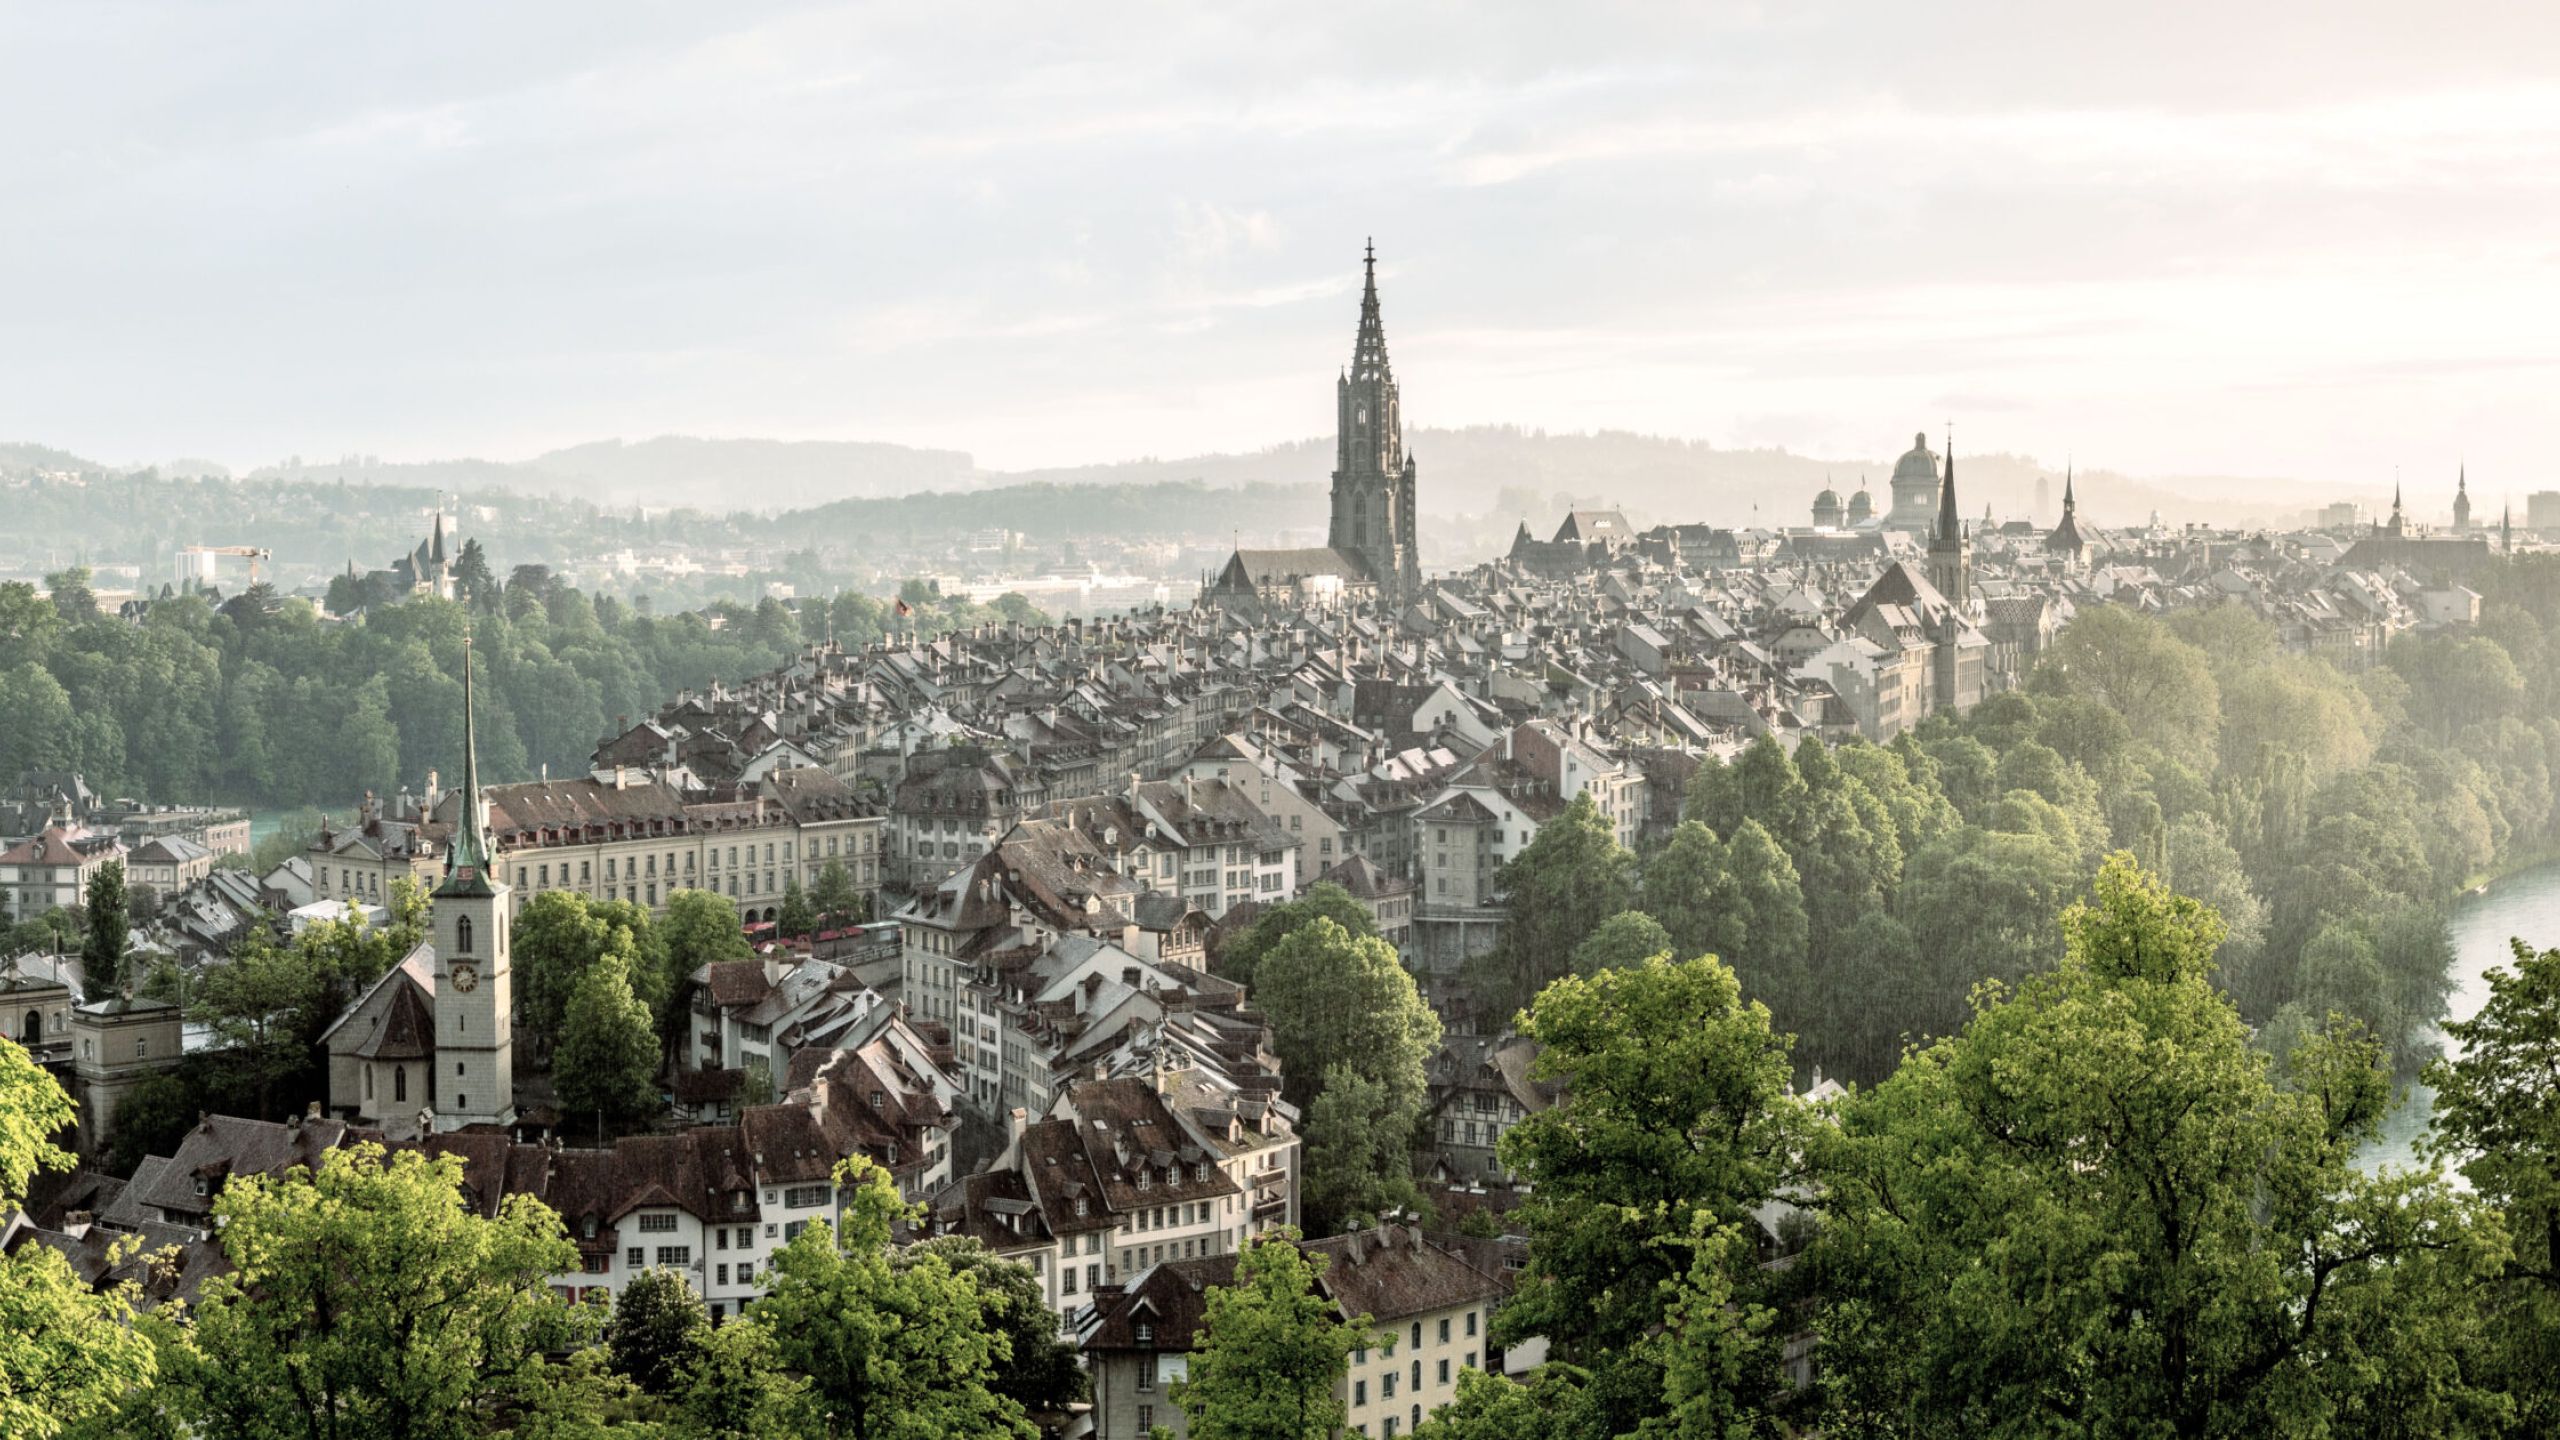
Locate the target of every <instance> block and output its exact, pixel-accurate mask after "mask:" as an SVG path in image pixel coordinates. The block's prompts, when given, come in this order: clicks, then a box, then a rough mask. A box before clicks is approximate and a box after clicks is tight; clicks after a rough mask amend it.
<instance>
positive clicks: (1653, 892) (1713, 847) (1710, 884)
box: [1641, 820, 1732, 955]
mask: <svg viewBox="0 0 2560 1440" xmlns="http://www.w3.org/2000/svg"><path fill="white" fill-rule="evenodd" d="M1727 882H1728V877H1727V875H1726V873H1725V848H1724V842H1723V841H1721V840H1718V839H1717V838H1716V832H1714V831H1713V830H1710V829H1708V828H1707V827H1706V823H1705V822H1704V821H1700V820H1683V821H1681V822H1680V824H1679V827H1678V828H1676V829H1674V830H1673V831H1672V832H1671V838H1670V839H1669V840H1668V841H1666V842H1664V844H1663V846H1662V848H1661V849H1659V850H1656V851H1655V852H1653V854H1652V855H1651V856H1650V857H1648V858H1647V859H1646V860H1645V862H1644V869H1643V883H1642V888H1641V895H1642V901H1641V903H1642V904H1643V906H1644V912H1645V913H1646V914H1648V915H1650V916H1652V917H1653V918H1654V919H1655V920H1656V921H1658V922H1660V923H1661V925H1662V928H1663V930H1664V932H1665V933H1666V934H1668V935H1669V936H1670V937H1671V943H1670V944H1669V945H1668V946H1666V947H1665V948H1667V949H1669V950H1670V951H1671V952H1672V953H1673V954H1675V955H1711V954H1715V953H1717V951H1718V947H1720V946H1721V945H1723V944H1724V943H1725V942H1726V940H1727V939H1728V935H1727V932H1726V929H1725V922H1724V914H1725V911H1726V910H1727V909H1728V908H1729V907H1730V905H1731V904H1732V896H1731V895H1730V894H1729V893H1728V883H1727Z"/></svg>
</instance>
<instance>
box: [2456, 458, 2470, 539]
mask: <svg viewBox="0 0 2560 1440" xmlns="http://www.w3.org/2000/svg"><path fill="white" fill-rule="evenodd" d="M2453 533H2454V534H2456V535H2468V534H2470V533H2471V467H2470V466H2469V465H2467V464H2466V465H2464V466H2463V467H2462V468H2461V469H2459V470H2457V471H2455V472H2454V481H2453Z"/></svg>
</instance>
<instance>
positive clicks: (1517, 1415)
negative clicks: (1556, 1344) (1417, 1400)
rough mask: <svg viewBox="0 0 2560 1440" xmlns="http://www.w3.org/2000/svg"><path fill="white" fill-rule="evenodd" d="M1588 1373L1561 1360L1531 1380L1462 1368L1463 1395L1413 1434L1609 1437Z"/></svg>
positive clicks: (1551, 1439) (1470, 1438) (1486, 1438)
mask: <svg viewBox="0 0 2560 1440" xmlns="http://www.w3.org/2000/svg"><path fill="white" fill-rule="evenodd" d="M1587 1378H1588V1377H1587V1376H1586V1375H1585V1373H1584V1372H1583V1371H1580V1370H1577V1369H1575V1368H1574V1367H1573V1366H1571V1365H1567V1364H1564V1363H1562V1362H1561V1361H1559V1362H1555V1363H1551V1364H1547V1365H1541V1366H1539V1367H1538V1368H1537V1369H1536V1370H1534V1371H1532V1372H1530V1375H1529V1378H1528V1380H1526V1381H1525V1382H1524V1381H1519V1380H1513V1379H1511V1378H1509V1377H1507V1376H1503V1375H1497V1374H1495V1373H1494V1372H1492V1371H1490V1370H1477V1369H1473V1368H1469V1369H1465V1370H1461V1371H1459V1372H1458V1390H1457V1397H1456V1398H1455V1399H1453V1400H1451V1401H1450V1402H1449V1403H1448V1404H1446V1405H1443V1406H1441V1407H1440V1408H1439V1409H1437V1410H1434V1411H1432V1412H1431V1413H1430V1414H1429V1415H1426V1416H1424V1417H1423V1421H1422V1424H1421V1425H1420V1426H1419V1427H1417V1428H1416V1429H1415V1430H1414V1432H1413V1440H1520V1437H1523V1436H1536V1437H1538V1440H1609V1432H1608V1430H1607V1428H1606V1424H1607V1422H1606V1421H1605V1420H1604V1419H1603V1418H1602V1417H1600V1416H1599V1415H1597V1414H1595V1413H1593V1406H1592V1404H1591V1400H1590V1395H1589V1392H1588V1391H1587V1390H1586V1389H1585V1388H1584V1382H1585V1380H1586V1379H1587Z"/></svg>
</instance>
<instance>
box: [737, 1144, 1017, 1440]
mask: <svg viewBox="0 0 2560 1440" xmlns="http://www.w3.org/2000/svg"><path fill="white" fill-rule="evenodd" d="M836 1183H837V1185H838V1186H839V1187H840V1188H841V1190H842V1192H843V1195H844V1202H843V1214H844V1220H843V1229H842V1231H841V1232H839V1231H838V1230H837V1229H836V1227H835V1226H833V1225H830V1224H829V1223H828V1222H826V1221H824V1220H819V1221H813V1222H811V1224H810V1226H809V1228H808V1229H806V1230H804V1231H802V1232H801V1233H800V1237H799V1238H798V1239H796V1240H793V1241H792V1242H791V1243H790V1244H788V1245H785V1246H783V1247H782V1249H781V1250H780V1251H779V1252H777V1253H776V1254H775V1256H774V1259H773V1264H772V1265H771V1266H770V1267H769V1268H768V1269H767V1270H766V1272H765V1294H764V1296H763V1298H761V1299H759V1300H757V1301H756V1302H755V1304H754V1305H753V1306H752V1307H750V1309H749V1311H748V1316H749V1318H750V1319H751V1320H753V1321H754V1322H755V1323H757V1324H760V1325H763V1326H765V1327H767V1328H768V1329H770V1330H771V1331H772V1333H773V1336H774V1339H775V1342H776V1344H777V1348H778V1349H779V1351H780V1354H781V1357H782V1362H783V1364H784V1365H786V1366H788V1367H789V1368H790V1369H792V1370H795V1371H797V1372H799V1373H801V1374H803V1375H806V1376H807V1377H808V1378H809V1383H810V1386H811V1388H812V1389H813V1391H814V1392H815V1394H816V1396H817V1398H818V1402H819V1403H820V1404H821V1405H822V1406H824V1407H825V1408H826V1409H827V1410H829V1411H831V1412H832V1413H833V1415H834V1417H835V1420H834V1423H835V1424H837V1425H838V1426H840V1427H842V1429H843V1431H844V1433H846V1434H848V1435H850V1436H852V1437H853V1440H943V1437H945V1436H954V1435H969V1436H988V1437H995V1436H1013V1437H1018V1440H1034V1435H1035V1432H1034V1431H1033V1430H1032V1428H1031V1426H1030V1424H1029V1422H1028V1421H1026V1420H1025V1419H1024V1418H1023V1411H1022V1406H1021V1405H1020V1404H1019V1403H1017V1402H1016V1401H1015V1400H1014V1399H1013V1398H1012V1397H1010V1396H1007V1395H1004V1394H1002V1393H1000V1392H998V1391H997V1389H996V1388H995V1385H996V1375H997V1373H998V1367H1000V1366H1001V1365H1003V1364H1004V1363H1005V1362H1006V1361H1007V1360H1008V1359H1010V1358H1011V1357H1010V1354H1009V1350H1010V1347H1009V1345H1008V1343H1007V1336H1006V1334H1005V1332H1004V1331H1002V1330H1001V1329H999V1328H997V1327H996V1326H995V1324H994V1323H993V1322H992V1320H991V1318H990V1316H989V1313H988V1302H987V1300H986V1298H985V1296H984V1294H983V1293H982V1292H981V1291H980V1289H979V1287H978V1282H977V1281H976V1280H974V1279H972V1278H971V1277H969V1276H967V1275H964V1274H958V1273H955V1272H954V1271H953V1270H952V1268H951V1264H950V1262H949V1260H947V1259H946V1258H944V1257H942V1256H940V1255H925V1256H921V1257H919V1258H917V1259H916V1260H915V1261H913V1263H911V1264H909V1265H907V1266H905V1267H904V1268H901V1267H900V1266H898V1265H897V1264H896V1263H895V1261H894V1260H893V1259H892V1258H891V1248H892V1233H891V1232H892V1230H893V1228H894V1227H895V1226H896V1225H897V1224H898V1223H899V1222H901V1221H904V1220H910V1219H912V1218H914V1215H915V1213H916V1211H915V1207H912V1206H909V1205H906V1204H903V1203H901V1202H900V1201H899V1199H898V1191H897V1187H896V1186H895V1185H894V1184H892V1183H891V1182H890V1179H889V1175H888V1172H887V1171H885V1170H883V1169H881V1168H880V1167H879V1166H877V1165H875V1164H873V1163H872V1162H871V1161H869V1160H868V1159H866V1158H864V1157H862V1156H859V1155H857V1156H854V1157H852V1158H850V1159H848V1160H846V1161H844V1162H843V1163H842V1164H841V1165H839V1166H838V1167H837V1168H836Z"/></svg>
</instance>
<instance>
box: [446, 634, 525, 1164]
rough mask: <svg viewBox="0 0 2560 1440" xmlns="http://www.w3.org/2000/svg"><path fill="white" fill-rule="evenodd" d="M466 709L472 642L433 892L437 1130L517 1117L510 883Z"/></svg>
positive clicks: (466, 652) (465, 649)
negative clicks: (493, 852)
mask: <svg viewBox="0 0 2560 1440" xmlns="http://www.w3.org/2000/svg"><path fill="white" fill-rule="evenodd" d="M471 711H472V706H471V641H470V638H469V637H468V636H465V637H464V638H463V642H462V808H461V813H460V814H459V815H458V816H457V817H456V818H455V820H454V826H453V840H452V842H451V843H450V844H448V845H447V846H446V848H445V870H444V883H442V884H440V885H438V886H437V887H436V890H435V897H434V900H435V936H436V1041H435V1060H434V1065H435V1085H434V1094H435V1112H436V1121H435V1123H436V1128H437V1129H438V1130H458V1129H460V1128H462V1127H463V1126H465V1125H475V1124H493V1125H506V1124H511V1123H513V1122H514V1120H515V1115H516V1104H515V1099H516V1059H515V985H514V981H513V979H512V978H511V977H510V976H509V974H508V967H507V885H506V881H505V879H504V877H503V876H501V875H500V874H499V873H498V871H497V869H496V867H495V866H493V865H492V864H491V863H490V852H489V834H488V826H487V823H486V821H485V819H484V818H483V816H482V814H481V809H480V803H481V802H480V756H479V746H478V744H477V734H476V732H475V730H474V728H473V717H472V713H471Z"/></svg>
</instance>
